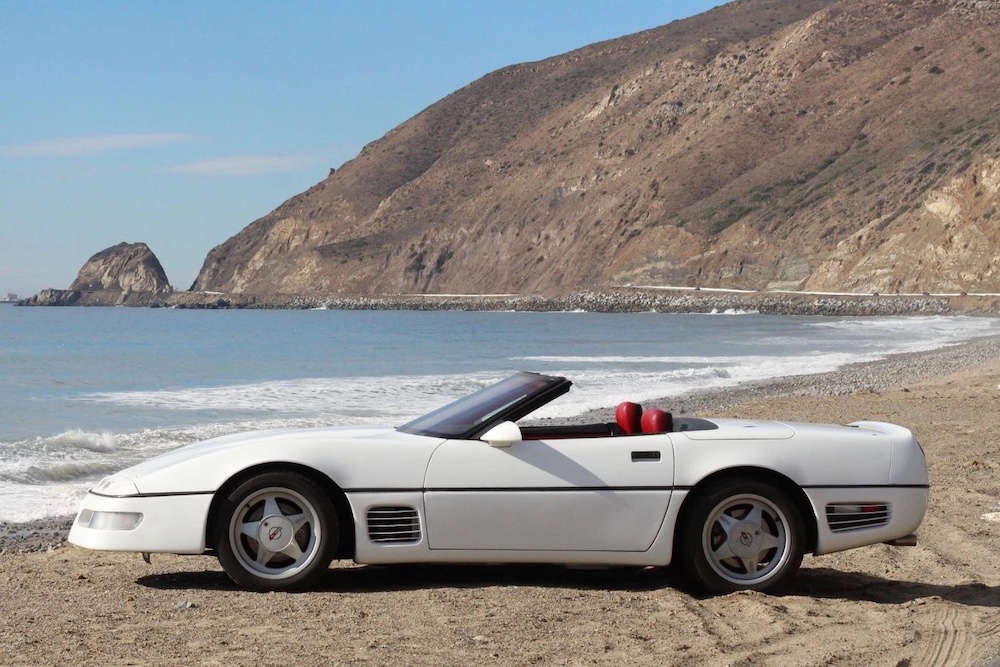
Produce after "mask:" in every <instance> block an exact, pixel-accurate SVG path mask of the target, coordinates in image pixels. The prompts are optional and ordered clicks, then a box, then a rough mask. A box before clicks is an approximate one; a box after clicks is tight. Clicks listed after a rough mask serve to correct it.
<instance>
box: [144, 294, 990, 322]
mask: <svg viewBox="0 0 1000 667" xmlns="http://www.w3.org/2000/svg"><path fill="white" fill-rule="evenodd" d="M150 305H154V306H166V307H172V308H209V309H216V308H220V309H221V308H247V309H260V308H284V309H310V308H313V309H316V308H319V309H330V310H469V311H532V312H558V311H586V312H595V313H641V312H659V313H712V312H717V313H725V312H758V313H765V314H783V315H840V316H845V315H912V314H922V315H930V314H934V315H940V314H945V313H954V312H982V313H996V312H997V304H996V303H995V302H989V303H974V304H973V303H963V304H962V307H961V308H955V304H954V303H953V299H952V298H949V297H944V296H896V295H888V296H875V295H857V296H852V295H845V296H825V295H824V296H821V295H808V294H788V293H769V292H729V293H724V292H709V291H701V290H694V289H692V290H689V291H671V292H664V291H660V290H644V289H612V290H607V291H591V292H579V293H573V294H563V295H416V294H405V295H385V296H381V297H354V298H346V297H339V296H329V295H327V296H324V295H288V294H271V295H263V294H259V295H253V294H224V293H218V292H174V293H172V294H170V295H168V296H166V298H163V299H158V300H155V301H154V302H153V303H151V304H150Z"/></svg>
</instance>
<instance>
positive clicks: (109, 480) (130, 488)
mask: <svg viewBox="0 0 1000 667" xmlns="http://www.w3.org/2000/svg"><path fill="white" fill-rule="evenodd" d="M90 492H91V493H95V494H97V495H99V496H111V497H112V498H124V497H127V496H137V495H139V487H137V486H136V485H135V482H133V481H132V480H130V479H129V478H128V477H125V476H124V475H122V474H121V473H115V474H114V475H111V476H110V477H105V478H104V479H102V480H101V481H100V482H98V483H97V486H95V487H94V488H92V489H91V490H90Z"/></svg>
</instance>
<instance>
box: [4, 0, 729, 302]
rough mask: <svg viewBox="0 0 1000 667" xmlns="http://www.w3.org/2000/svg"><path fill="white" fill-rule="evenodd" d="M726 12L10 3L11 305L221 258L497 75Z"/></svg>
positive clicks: (7, 287)
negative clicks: (262, 224)
mask: <svg viewBox="0 0 1000 667" xmlns="http://www.w3.org/2000/svg"><path fill="white" fill-rule="evenodd" d="M719 4H722V3H721V2H718V1H713V0H690V1H681V2H667V1H666V0H661V1H659V2H653V1H648V0H624V1H622V2H615V1H612V0H600V1H599V0H572V1H568V0H567V1H563V0H552V1H545V0H535V1H520V0H518V1H507V2H494V3H489V2H479V1H477V0H466V1H461V0H422V1H419V2H418V1H415V0H414V1H408V2H404V1H403V0H397V1H389V0H369V1H366V2H362V1H361V0H357V1H354V2H346V1H341V2H334V1H329V2H296V1H289V2H274V1H267V2H264V1H258V0H242V1H241V2H231V3H222V2H212V1H210V0H201V1H199V2H192V1H187V0H173V1H169V2H168V1H167V0H144V1H140V2H135V1H131V0H128V1H125V0H123V1H121V2H102V1H100V0H94V1H88V2H79V1H77V0H73V1H69V0H65V1H52V2H45V1H41V0H40V1H38V2H20V1H17V0H11V1H9V2H0V62H2V63H3V64H2V65H0V118H2V122H0V296H2V294H3V293H5V292H16V293H18V294H19V295H20V296H22V297H24V296H28V295H30V294H33V293H35V292H37V291H39V290H40V289H43V288H46V287H56V288H66V287H68V286H69V284H70V283H71V282H72V281H73V280H74V278H75V277H76V273H77V271H78V270H79V269H80V267H81V266H82V265H83V263H84V262H85V261H86V260H87V258H88V257H90V256H91V255H92V254H94V253H96V252H98V251H99V250H103V249H104V248H107V247H109V246H111V245H114V244H115V243H118V242H120V241H129V242H135V241H144V242H146V243H147V244H149V246H150V247H151V248H152V249H153V252H155V253H156V255H157V256H158V257H159V258H160V262H161V263H162V264H163V267H164V269H165V270H166V272H167V275H168V277H169V278H170V281H171V283H172V284H173V285H174V287H175V288H177V289H187V288H188V287H189V286H190V285H191V282H192V281H193V280H194V278H195V276H196V275H197V273H198V270H199V269H200V268H201V263H202V261H203V260H204V259H205V255H206V254H207V253H208V251H209V250H210V249H211V248H212V247H213V246H215V245H218V244H219V243H221V242H223V241H225V240H226V239H227V238H229V237H230V236H232V235H233V234H236V233H237V232H238V231H239V230H240V229H242V228H243V227H245V226H246V225H247V224H249V223H250V222H252V221H253V220H255V219H256V218H258V217H260V216H262V215H265V214H266V213H268V212H269V211H271V210H272V209H274V208H275V207H277V206H278V205H279V204H280V203H281V202H283V201H284V200H286V199H288V198H289V197H291V196H293V195H295V194H297V193H299V192H301V191H303V190H305V189H306V188H308V187H309V186H311V185H313V184H315V183H316V182H318V181H320V180H322V179H323V178H325V177H326V174H327V171H328V170H329V168H330V167H338V166H340V165H341V164H342V163H344V162H345V161H347V160H349V159H351V158H352V157H354V156H355V155H356V154H357V153H358V151H359V150H361V147H362V146H364V145H365V144H367V143H368V142H370V141H374V140H375V139H377V138H379V137H381V136H382V135H383V134H385V133H386V132H387V131H389V130H390V129H392V128H393V127H395V126H396V125H398V124H400V123H402V122H404V121H405V120H406V119H408V118H410V117H411V116H413V115H414V114H416V113H417V112H419V111H420V110H421V109H424V108H425V107H427V106H429V105H430V104H433V103H434V102H435V101H437V100H439V99H440V98H442V97H444V96H445V95H447V94H448V93H450V92H452V91H454V90H456V89H457V88H460V87H462V86H464V85H465V84H467V83H469V82H471V81H474V80H475V79H478V78H479V77H481V76H483V75H484V74H487V73H488V72H491V71H493V70H496V69H499V68H501V67H505V66H507V65H512V64H515V63H520V62H527V61H533V60H541V59H543V58H547V57H549V56H553V55H557V54H560V53H565V52H566V51H570V50H572V49H575V48H578V47H581V46H585V45H587V44H591V43H593V42H597V41H601V40H605V39H611V38H614V37H619V36H621V35H626V34H630V33H633V32H638V31H640V30H645V29H647V28H653V27H656V26H660V25H663V24H665V23H669V22H670V21H673V20H675V19H678V18H684V17H686V16H691V15H693V14H698V13H700V12H703V11H707V10H708V9H710V8H712V7H713V6H717V5H719Z"/></svg>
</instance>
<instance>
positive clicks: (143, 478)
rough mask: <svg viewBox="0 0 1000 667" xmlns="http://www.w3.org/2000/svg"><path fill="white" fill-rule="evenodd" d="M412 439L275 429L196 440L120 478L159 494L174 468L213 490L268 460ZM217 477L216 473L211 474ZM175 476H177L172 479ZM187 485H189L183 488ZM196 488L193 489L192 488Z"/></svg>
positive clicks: (378, 431) (383, 432)
mask: <svg viewBox="0 0 1000 667" xmlns="http://www.w3.org/2000/svg"><path fill="white" fill-rule="evenodd" d="M401 437H402V438H404V439H408V438H411V437H414V436H406V435H405V434H400V433H399V432H398V431H396V430H395V429H392V428H386V427H327V428H305V429H274V430H266V431H251V432H244V433H234V434H232V435H226V436H221V437H218V438H212V439H210V440H204V441H202V442H196V443H193V444H190V445H186V446H184V447H180V448H178V449H175V450H173V451H170V452H167V453H166V454H162V455H160V456H157V457H155V458H152V459H150V460H148V461H143V462H142V463H139V464H136V465H134V466H132V467H130V468H126V469H125V470H123V471H121V472H120V473H118V475H116V476H117V477H124V478H127V479H128V480H130V481H131V482H133V483H134V484H135V485H136V487H138V490H139V492H140V493H150V492H159V491H161V489H159V488H158V487H159V485H158V484H152V486H153V487H157V488H151V483H152V482H153V480H159V479H162V478H163V477H164V474H165V473H166V472H169V471H173V470H182V469H187V470H192V471H194V472H193V474H192V477H193V478H194V479H196V480H198V481H197V482H193V483H195V484H196V487H195V488H200V489H202V490H208V489H211V488H214V487H215V486H216V484H217V483H218V481H217V480H218V479H219V478H220V477H224V476H227V475H228V474H231V472H232V471H234V470H239V469H242V468H244V467H249V466H252V465H257V464H259V463H264V462H270V461H291V462H300V463H301V462H303V459H313V458H325V457H323V456H322V455H323V454H324V453H325V452H329V451H332V450H349V449H355V450H368V451H371V447H372V446H373V445H374V446H377V445H378V444H380V443H386V442H394V441H396V440H399V439H400V438H401ZM213 473H216V474H213ZM171 476H172V477H173V476H174V475H171ZM182 486H187V485H182ZM192 490H194V489H192Z"/></svg>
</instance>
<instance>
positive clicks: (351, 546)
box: [205, 461, 355, 558]
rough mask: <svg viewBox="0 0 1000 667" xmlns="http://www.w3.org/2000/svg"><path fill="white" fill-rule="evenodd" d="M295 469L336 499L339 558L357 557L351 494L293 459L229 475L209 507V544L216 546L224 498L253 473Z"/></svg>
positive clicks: (265, 464)
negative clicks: (215, 541)
mask: <svg viewBox="0 0 1000 667" xmlns="http://www.w3.org/2000/svg"><path fill="white" fill-rule="evenodd" d="M279 471H281V472H294V473H298V474H300V475H302V476H303V477H307V478H309V479H310V480H311V481H313V482H315V483H316V484H318V485H319V486H320V487H321V488H322V489H323V491H325V492H326V493H327V495H328V496H329V497H330V499H331V500H332V501H333V507H334V510H335V511H336V512H337V521H338V523H339V524H340V535H339V540H338V544H337V553H336V554H335V555H334V557H335V558H354V551H355V536H354V513H353V512H352V511H351V504H350V502H349V501H348V500H347V494H346V493H344V491H343V489H341V488H340V486H338V485H337V483H336V482H334V481H333V480H332V479H330V477H328V476H327V475H326V474H324V473H322V472H320V471H319V470H316V469H315V468H311V467H309V466H307V465H303V464H301V463H292V462H287V461H283V462H273V461H272V462H268V463H261V464H259V465H255V466H251V467H249V468H245V469H243V470H241V471H239V472H238V473H236V474H234V475H232V476H231V477H230V478H229V479H227V480H226V481H225V482H224V483H223V484H222V485H221V486H220V487H219V488H218V490H216V492H215V494H214V495H213V496H212V503H211V505H210V506H209V509H208V521H207V522H206V524H205V544H206V546H208V547H210V548H212V549H215V547H216V545H215V543H214V540H215V535H217V534H218V530H216V527H217V524H216V522H217V521H218V512H219V506H220V505H221V504H222V500H223V498H225V497H226V495H227V494H228V493H229V492H230V491H232V490H233V489H235V488H236V487H238V486H239V485H240V484H242V483H243V482H245V481H247V480H248V479H250V478H251V477H254V476H256V475H260V474H262V473H268V472H279Z"/></svg>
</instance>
